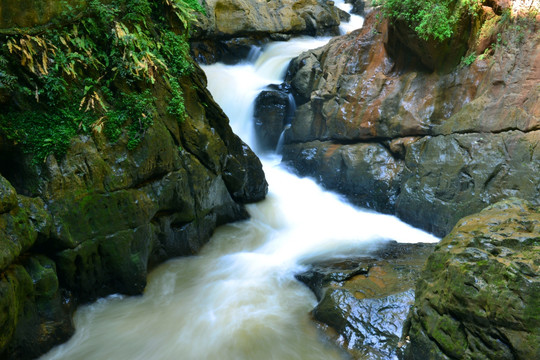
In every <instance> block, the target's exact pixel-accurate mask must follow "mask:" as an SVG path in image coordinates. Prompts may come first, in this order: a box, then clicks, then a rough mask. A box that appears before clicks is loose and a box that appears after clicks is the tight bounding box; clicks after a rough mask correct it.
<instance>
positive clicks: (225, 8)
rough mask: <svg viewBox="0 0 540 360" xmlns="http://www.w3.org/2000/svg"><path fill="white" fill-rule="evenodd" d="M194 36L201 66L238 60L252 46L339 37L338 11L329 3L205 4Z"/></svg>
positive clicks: (242, 0)
mask: <svg viewBox="0 0 540 360" xmlns="http://www.w3.org/2000/svg"><path fill="white" fill-rule="evenodd" d="M202 5H203V7H204V8H205V9H206V14H205V15H203V14H199V16H198V23H197V24H195V26H194V31H193V34H192V51H193V53H194V55H195V57H196V58H197V60H198V61H200V62H205V63H212V62H215V61H219V60H225V61H227V59H230V58H232V59H238V58H239V57H245V56H247V54H248V53H249V50H250V49H251V47H252V45H256V44H261V43H264V42H266V41H268V40H269V39H270V38H272V39H275V40H286V39H288V38H290V36H292V35H296V36H297V35H323V34H333V35H337V34H339V29H338V27H339V23H340V18H339V11H338V9H337V8H335V7H334V6H333V2H331V1H326V0H301V1H293V0H276V1H253V0H205V1H203V2H202Z"/></svg>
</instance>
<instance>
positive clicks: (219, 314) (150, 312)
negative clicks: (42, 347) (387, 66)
mask: <svg viewBox="0 0 540 360" xmlns="http://www.w3.org/2000/svg"><path fill="white" fill-rule="evenodd" d="M327 41H328V39H324V38H322V39H312V38H300V39H294V40H291V41H289V42H279V43H273V44H270V45H268V46H266V47H265V48H263V49H260V51H254V52H253V54H254V59H252V60H251V61H246V62H244V63H241V64H238V65H234V66H229V65H224V64H215V65H211V66H205V67H204V70H205V72H206V74H207V77H208V82H209V88H210V91H211V92H212V94H213V96H214V97H215V99H216V100H217V101H218V103H219V104H220V105H221V106H222V107H223V109H224V111H225V112H226V113H227V115H228V116H229V118H230V123H231V126H232V127H233V129H234V130H235V132H236V133H237V134H239V135H240V136H241V137H242V138H243V140H244V141H246V142H247V143H248V144H249V145H251V146H252V147H254V148H255V149H256V144H255V143H254V137H253V128H252V112H253V102H254V99H255V97H256V96H257V94H258V93H259V91H260V90H261V89H262V88H263V87H265V86H266V85H268V84H279V83H281V82H282V79H283V76H284V72H285V69H286V67H287V64H288V62H289V60H290V59H291V58H292V57H294V56H297V55H298V54H299V53H300V52H302V51H304V50H307V49H309V48H314V47H317V46H320V45H323V44H324V43H326V42H327ZM257 54H258V55H257ZM262 161H263V166H264V170H265V173H266V177H267V180H268V182H269V186H270V188H269V194H268V197H267V199H266V200H264V201H262V202H260V203H257V204H251V205H248V211H249V213H250V215H251V218H250V219H249V220H246V221H242V222H238V223H233V224H229V225H225V226H222V227H220V228H219V229H217V231H216V232H215V234H214V235H213V237H212V239H211V240H210V242H209V243H208V244H207V245H206V246H205V247H204V248H203V249H202V251H201V253H200V254H199V255H197V256H193V257H188V258H179V259H175V260H172V261H169V262H167V263H165V264H163V265H161V266H159V267H158V268H157V269H155V270H154V271H153V272H152V273H151V274H150V276H149V279H148V285H147V288H146V289H145V292H144V294H143V295H142V296H139V297H123V296H118V295H115V296H110V297H108V298H105V299H100V300H98V301H97V302H95V303H94V304H91V305H88V306H84V307H81V308H80V309H78V311H77V313H76V315H75V318H74V321H75V326H76V329H77V330H76V333H75V335H74V336H73V337H72V339H71V340H70V341H69V342H67V343H66V344H64V345H61V346H58V347H56V348H55V349H53V350H52V351H51V352H50V353H48V354H46V355H45V356H43V359H70V360H74V359H84V360H91V359H96V360H98V359H99V360H103V359H115V360H119V359H120V360H122V359H126V360H128V359H129V360H135V359H141V360H143V359H144V360H149V359H182V360H191V359H192V360H201V359H211V360H212V359H220V360H228V359H230V360H238V359H257V360H259V359H263V360H265V359H276V360H283V359H309V360H313V359H321V360H322V359H325V360H327V359H342V358H344V354H343V353H342V350H340V349H337V348H336V347H335V346H334V345H333V344H330V343H328V342H327V341H325V340H324V338H323V337H322V336H321V334H320V333H319V331H318V329H317V328H316V326H315V325H314V324H313V323H312V321H311V320H310V318H309V311H310V310H311V309H312V308H313V307H314V306H315V305H316V299H315V297H314V295H313V294H312V293H311V292H310V291H309V290H308V289H307V288H306V287H305V286H304V285H303V284H301V283H299V282H298V281H297V280H296V279H295V278H294V275H295V274H296V273H299V272H300V271H302V270H303V269H305V266H306V265H307V264H309V263H310V262H311V261H314V260H317V259H324V258H330V257H335V256H344V255H354V254H365V253H366V252H369V251H370V250H372V249H374V248H376V247H377V244H378V243H379V242H380V241H381V240H383V239H393V240H396V241H400V242H435V241H438V239H437V238H435V237H433V236H431V235H429V234H427V233H425V232H422V231H420V230H417V229H414V228H412V227H411V226H409V225H407V224H404V223H402V222H401V221H399V220H398V219H397V218H395V217H393V216H388V215H381V214H377V213H374V212H369V211H364V210H361V209H357V208H355V207H352V206H350V205H349V204H347V203H346V202H343V201H342V199H341V198H340V197H339V196H338V195H336V194H333V193H331V192H326V191H324V190H323V189H322V188H321V187H319V186H318V185H317V184H316V183H315V182H314V181H312V180H310V179H306V178H298V177H296V176H295V175H293V174H290V173H288V172H287V171H286V170H285V169H283V168H282V167H281V166H280V159H279V157H278V156H277V155H271V156H266V157H264V158H263V159H262Z"/></svg>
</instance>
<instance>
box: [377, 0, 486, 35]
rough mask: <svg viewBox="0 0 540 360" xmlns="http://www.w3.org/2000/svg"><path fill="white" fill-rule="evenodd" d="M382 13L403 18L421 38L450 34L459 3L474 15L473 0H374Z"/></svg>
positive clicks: (452, 30)
mask: <svg viewBox="0 0 540 360" xmlns="http://www.w3.org/2000/svg"><path fill="white" fill-rule="evenodd" d="M373 3H374V5H380V6H381V11H382V14H383V16H384V17H386V18H389V19H390V20H402V21H405V22H406V23H407V24H408V25H409V27H410V28H411V29H413V30H414V31H415V32H416V33H417V34H418V36H419V37H420V38H422V39H424V40H429V39H430V38H431V39H435V40H438V41H444V40H446V39H448V38H450V37H451V36H452V35H453V32H454V27H455V25H456V23H457V22H458V20H459V16H458V12H456V11H455V10H456V8H457V7H459V6H461V7H463V8H464V9H466V11H468V12H469V13H470V14H473V15H475V14H476V9H477V8H478V6H479V5H478V3H477V1H476V0H374V2H373Z"/></svg>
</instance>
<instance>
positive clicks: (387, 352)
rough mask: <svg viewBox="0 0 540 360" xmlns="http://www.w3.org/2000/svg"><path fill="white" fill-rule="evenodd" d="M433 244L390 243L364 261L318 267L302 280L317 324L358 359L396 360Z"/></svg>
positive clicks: (341, 261) (360, 258) (327, 262)
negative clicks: (312, 295)
mask: <svg viewBox="0 0 540 360" xmlns="http://www.w3.org/2000/svg"><path fill="white" fill-rule="evenodd" d="M433 248H434V245H432V244H398V243H396V242H388V243H385V244H381V245H379V248H378V249H376V250H375V251H373V252H372V253H370V254H368V255H366V256H364V257H355V258H350V259H346V260H344V259H335V260H328V261H324V262H319V263H316V264H313V265H312V266H311V267H310V269H309V270H307V271H306V272H304V273H302V274H298V275H297V278H298V279H299V280H301V281H303V282H304V283H306V285H308V286H309V287H310V289H312V290H313V292H314V293H315V295H316V296H317V299H318V300H319V303H318V305H317V306H316V307H315V309H313V311H312V315H313V318H314V319H315V320H316V321H318V322H320V323H322V328H323V329H325V330H326V333H327V334H328V335H329V336H330V337H331V338H333V339H334V340H335V341H336V342H337V343H338V344H340V345H341V346H343V347H344V348H345V349H347V351H348V352H349V353H350V354H351V356H352V358H354V359H366V360H374V359H380V360H383V359H391V358H394V357H395V356H396V354H397V353H398V352H399V347H400V342H399V340H400V336H401V331H402V328H403V324H404V323H405V319H406V317H407V313H408V310H409V307H410V306H411V305H412V303H413V302H414V284H415V281H416V280H417V278H418V276H419V274H420V270H421V269H422V266H423V264H424V262H425V260H426V258H427V257H428V256H429V255H430V254H431V252H432V251H433Z"/></svg>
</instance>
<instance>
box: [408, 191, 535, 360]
mask: <svg viewBox="0 0 540 360" xmlns="http://www.w3.org/2000/svg"><path fill="white" fill-rule="evenodd" d="M539 234H540V210H539V209H538V208H537V207H534V206H532V205H531V204H530V203H528V202H526V201H523V200H518V199H510V200H506V201H503V202H500V203H497V204H495V205H493V206H490V207H488V208H486V209H485V210H483V211H481V212H480V213H478V214H475V215H471V216H468V217H466V218H464V219H462V220H461V221H460V222H459V223H458V225H456V227H455V228H454V230H452V232H451V233H450V234H449V235H448V236H446V237H445V238H444V239H443V240H442V241H441V242H440V243H439V245H438V246H437V249H436V250H435V252H434V253H433V254H432V255H431V256H430V257H429V259H428V261H427V263H426V267H425V269H424V270H423V273H422V276H421V279H420V280H419V282H418V283H417V288H416V299H415V305H414V307H413V309H412V310H411V312H410V314H409V325H408V327H407V329H406V330H405V331H404V339H405V340H406V341H407V342H408V346H407V348H406V351H405V359H423V358H426V357H429V358H438V359H470V358H489V359H535V358H538V356H539V355H540V302H539V300H538V299H539V298H540V281H539V280H538V279H539V273H540V257H539V254H540V235H539ZM437 353H438V355H437V356H434V355H433V354H437Z"/></svg>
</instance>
